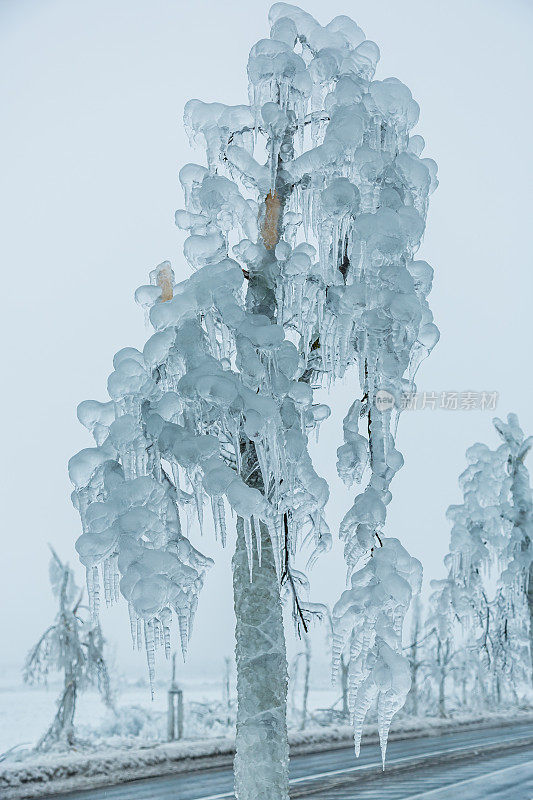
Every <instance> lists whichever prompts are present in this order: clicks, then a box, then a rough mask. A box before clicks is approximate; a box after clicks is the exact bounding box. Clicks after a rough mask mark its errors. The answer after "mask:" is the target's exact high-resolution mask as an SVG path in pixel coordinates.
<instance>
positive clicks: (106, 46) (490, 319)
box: [0, 0, 533, 675]
mask: <svg viewBox="0 0 533 800" xmlns="http://www.w3.org/2000/svg"><path fill="white" fill-rule="evenodd" d="M268 7H269V4H268V3H265V2H259V1H258V0H246V2H244V0H240V1H239V2H237V1H236V0H226V2H224V3H220V2H215V1H214V0H210V2H206V0H197V2H195V3H184V2H180V1H179V0H174V1H173V2H172V1H171V0H151V2H149V1H148V0H144V2H143V1H142V0H90V2H89V0H86V2H82V1H81V0H33V1H32V2H29V1H27V0H2V1H1V2H0V80H1V84H0V130H1V131H2V134H1V144H0V159H1V163H0V174H1V176H2V184H3V185H2V189H1V192H0V219H1V228H2V234H1V237H0V253H1V263H2V265H3V285H2V295H1V304H2V312H1V314H0V320H1V326H2V350H1V353H2V375H3V378H4V380H3V390H2V393H1V403H2V416H1V419H2V449H3V457H2V459H1V465H2V475H1V479H0V480H1V484H0V485H1V490H2V542H3V549H2V560H3V568H2V573H1V580H0V602H1V606H0V609H1V610H0V635H1V641H2V643H3V644H2V652H1V654H0V667H2V666H3V667H16V666H18V665H19V664H20V663H21V660H22V659H23V657H24V654H25V652H26V651H27V649H28V648H29V647H30V646H31V644H32V643H33V642H34V640H35V639H36V638H37V637H38V636H39V635H40V633H41V632H42V631H43V630H44V628H45V627H46V626H47V625H48V624H49V622H50V621H51V618H52V617H53V615H54V605H53V601H52V598H51V595H50V591H49V585H48V576H47V563H48V552H47V543H48V542H51V543H52V544H53V545H54V547H55V548H56V549H57V551H58V552H59V554H60V555H61V556H62V557H63V558H65V559H66V560H69V561H70V562H71V563H72V564H73V565H75V566H76V570H77V574H78V576H79V580H80V583H81V582H82V581H83V571H82V569H81V568H80V567H79V564H78V562H77V556H76V553H75V551H74V541H75V539H76V537H77V536H78V535H79V533H80V530H79V518H78V515H77V512H75V511H74V509H73V508H72V506H71V504H70V500H69V494H70V491H71V486H70V484H69V480H68V475H67V466H66V465H67V461H68V459H69V458H70V456H71V455H72V454H74V453H75V452H76V451H78V450H79V449H81V448H82V447H87V446H90V445H91V442H90V441H89V435H88V433H87V431H85V429H84V428H82V427H81V426H80V425H79V423H78V422H77V419H76V406H77V404H78V402H80V401H81V400H83V399H85V398H94V399H99V400H105V399H106V395H105V385H106V380H107V376H108V374H109V372H110V371H111V360H112V356H113V354H114V353H115V352H116V351H117V350H118V349H120V348H121V347H124V346H128V345H131V346H135V347H140V348H142V345H143V343H144V341H145V339H146V338H147V337H148V336H149V331H148V330H147V329H146V328H145V326H144V321H143V317H142V312H141V310H140V309H139V308H138V307H137V306H136V304H135V303H134V301H133V293H134V290H135V289H136V287H137V286H138V285H140V284H141V283H145V282H146V281H147V274H148V272H149V270H151V269H153V267H154V266H155V265H156V264H158V263H160V262H161V261H163V260H164V259H170V260H171V261H172V264H173V268H174V270H175V272H176V275H177V277H178V278H179V279H183V278H185V277H186V276H187V275H188V274H189V270H188V266H187V265H186V264H185V262H184V258H183V256H182V253H181V246H182V242H183V234H182V233H181V232H180V231H178V230H177V229H176V228H175V226H174V222H173V217H174V210H175V209H176V208H180V207H182V202H183V200H182V196H181V190H180V186H179V183H178V179H177V175H178V170H179V168H180V167H181V166H182V165H183V164H184V163H186V162H187V161H191V160H197V159H201V158H202V154H201V153H194V152H192V151H191V150H190V149H189V146H188V142H187V140H186V136H185V134H184V131H183V128H182V124H181V115H182V110H183V106H184V104H185V102H186V101H187V100H188V99H189V98H193V97H197V98H200V99H202V100H206V101H215V100H217V101H221V102H224V103H229V104H234V103H243V102H247V82H246V61H247V57H248V51H249V49H250V47H251V45H252V44H253V43H254V42H255V41H256V40H257V39H259V38H262V37H265V36H267V35H268V25H267V11H268ZM305 8H306V10H308V11H310V12H311V13H312V14H313V15H315V16H316V17H317V18H318V19H319V21H320V22H321V23H323V24H325V23H326V22H327V21H329V19H330V18H331V17H333V16H335V15H337V14H341V13H343V14H348V15H349V16H351V17H353V18H354V19H355V21H356V22H357V23H358V24H359V25H360V26H361V27H362V28H363V30H364V31H365V33H366V35H367V37H368V38H369V39H373V40H375V41H376V42H377V43H378V45H379V47H380V49H381V54H382V56H381V61H380V64H379V65H378V70H377V77H378V78H384V77H387V76H390V75H394V76H396V77H398V78H400V80H402V81H403V82H405V83H406V84H407V85H408V86H409V88H410V89H411V91H412V92H413V96H414V97H415V99H416V100H417V101H418V102H419V104H420V107H421V114H420V122H419V124H418V125H417V127H416V129H415V132H416V133H421V134H422V135H423V136H424V138H425V140H426V150H425V153H424V155H427V156H430V157H433V158H435V160H436V161H437V163H438V165H439V180H440V187H439V189H438V190H437V192H436V193H435V194H434V195H433V197H432V198H431V203H430V210H429V214H428V224H427V232H426V235H425V239H424V243H423V247H422V249H421V251H420V253H419V257H420V258H424V259H426V260H427V261H429V263H430V264H432V265H433V266H434V268H435V281H434V288H433V291H432V293H431V295H430V298H429V301H430V305H431V307H432V309H433V312H434V315H435V321H436V323H437V325H438V326H439V328H440V330H441V341H440V343H439V345H438V346H437V348H436V349H435V350H434V351H433V353H432V355H431V356H430V358H429V359H428V360H427V361H426V362H424V364H423V365H422V367H421V369H420V372H419V375H418V381H417V382H418V388H419V390H421V391H424V390H426V391H436V392H437V391H442V390H449V391H451V390H459V391H463V390H471V391H482V390H494V391H498V392H499V395H500V398H499V405H498V410H497V413H498V414H507V413H508V411H516V412H517V413H518V414H519V417H520V419H521V422H522V425H523V427H524V428H525V429H526V430H527V432H529V433H531V432H533V412H532V403H531V393H532V392H531V390H532V379H531V359H530V351H531V344H532V339H531V310H530V308H531V297H532V279H531V270H532V264H531V249H530V246H529V244H528V243H529V235H530V232H531V229H532V226H533V221H532V208H533V202H532V201H533V196H532V194H533V190H532V186H533V169H532V165H533V158H532V155H531V138H532V136H531V129H532V121H533V120H532V111H531V88H530V87H531V79H532V77H533V76H532V72H533V70H532V55H531V36H532V32H533V28H532V16H533V14H532V8H531V5H530V4H528V3H526V2H518V1H517V0H506V2H503V0H501V1H500V2H491V0H448V2H446V3H443V2H436V1H435V0H432V1H430V0H406V1H405V2H402V3H399V2H397V0H367V2H357V3H355V2H341V0H339V2H336V3H334V4H331V3H327V4H326V3H320V2H317V0H308V2H307V3H306V4H305ZM357 393H358V388H357V384H356V382H355V378H353V377H351V378H349V379H347V380H346V381H344V382H343V383H342V384H341V385H339V386H338V387H337V388H336V389H335V391H334V392H333V395H332V397H331V399H330V402H331V404H332V405H333V406H334V413H333V415H332V417H331V419H330V420H328V421H327V422H326V423H325V424H324V426H323V429H322V432H321V443H320V445H319V446H318V447H317V448H315V457H316V466H317V471H318V472H319V473H320V474H322V475H324V476H325V477H327V478H328V480H329V481H330V485H331V498H332V499H331V501H330V504H329V521H330V524H331V526H332V530H333V533H334V536H335V534H336V529H337V526H338V522H339V520H340V519H341V518H342V515H343V513H344V512H345V511H346V510H347V509H348V508H349V506H350V505H351V502H352V500H353V496H354V493H355V492H354V490H351V491H347V490H346V489H344V488H343V487H342V485H341V483H340V481H339V480H338V478H337V477H336V473H335V451H336V448H337V447H338V445H339V444H340V443H341V436H342V429H341V421H342V417H343V416H344V414H345V413H346V410H347V408H348V406H349V405H350V404H351V402H352V401H353V399H354V398H355V396H356V394H357ZM492 416H493V414H492V413H491V412H487V411H485V412H482V411H469V412H467V411H437V410H424V411H422V410H420V411H409V412H406V413H405V414H404V415H403V416H402V419H401V421H400V428H399V434H398V446H399V449H400V450H402V452H403V454H404V457H405V466H404V468H403V469H402V471H401V472H400V473H399V474H398V475H397V477H396V478H395V479H394V482H393V486H392V492H393V495H394V499H393V501H392V503H391V505H390V507H389V517H388V523H387V531H388V535H392V536H397V537H398V538H400V540H401V541H402V542H403V543H404V545H405V546H406V547H407V548H408V549H409V550H410V552H411V553H412V554H413V555H416V556H417V557H418V558H420V559H421V561H422V563H423V565H424V570H425V575H426V579H425V580H426V585H427V581H428V580H429V579H430V578H433V577H441V576H442V575H443V567H442V558H443V555H444V554H445V552H446V550H447V547H448V539H449V525H448V523H447V522H446V520H445V517H444V513H445V509H446V507H447V506H448V505H449V504H450V503H454V502H458V501H459V499H460V494H459V489H458V486H457V476H458V475H459V473H460V472H461V471H462V470H463V468H464V464H465V461H464V451H465V449H466V448H467V447H468V446H469V445H470V444H472V443H473V442H475V441H477V440H482V441H486V442H487V443H488V444H489V445H491V446H494V445H496V444H497V437H496V434H495V432H494V431H493V430H492V425H491V418H492ZM195 535H196V534H195ZM204 536H205V541H203V542H201V544H200V549H202V550H203V552H206V553H208V554H210V555H213V556H214V557H215V559H216V560H217V565H216V567H215V568H214V569H213V570H212V571H211V573H210V574H209V576H208V579H207V582H206V586H205V588H204V591H203V594H202V596H201V599H200V607H199V612H198V616H197V620H196V625H195V631H194V633H193V638H192V642H191V648H190V660H189V665H188V666H187V668H186V672H185V673H184V674H192V673H193V672H195V671H196V672H198V670H199V669H201V670H204V671H205V672H206V673H207V672H209V671H211V670H214V671H215V672H216V670H217V669H218V666H217V664H218V663H219V662H221V661H222V658H223V656H224V655H226V654H229V653H230V652H231V650H232V648H233V633H232V628H233V620H232V600H231V575H230V572H229V559H230V557H231V546H230V548H229V551H228V552H227V553H221V552H220V550H219V548H218V547H216V546H215V545H214V543H213V539H212V537H211V536H210V532H209V531H207V532H206V534H204ZM311 581H312V587H313V597H312V599H314V600H317V601H327V602H330V603H332V602H334V601H335V599H336V597H337V596H338V594H339V593H340V591H342V589H343V587H344V565H343V562H342V554H341V550H340V548H339V547H338V546H337V547H336V548H335V549H334V551H333V552H332V553H331V554H329V555H328V556H327V557H326V558H323V559H322V561H321V562H319V564H318V566H317V567H316V568H315V570H314V572H313V573H312V574H311ZM102 616H103V626H104V631H105V634H106V635H107V637H108V639H109V640H110V641H111V642H112V643H115V644H116V646H117V648H118V650H117V662H118V664H119V666H120V667H121V668H123V669H128V670H129V671H130V672H132V671H133V672H134V673H138V674H139V675H141V674H143V675H144V674H145V663H144V660H143V658H142V657H141V656H140V655H135V656H132V655H130V643H129V631H128V625H127V613H126V609H125V604H124V603H121V605H120V607H119V608H116V609H113V610H112V611H109V612H108V611H104V612H103V615H102Z"/></svg>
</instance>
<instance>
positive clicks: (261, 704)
mask: <svg viewBox="0 0 533 800" xmlns="http://www.w3.org/2000/svg"><path fill="white" fill-rule="evenodd" d="M260 528H261V531H260V534H261V564H259V559H258V556H257V552H256V549H255V547H254V555H253V576H252V581H251V582H250V572H249V567H248V556H247V552H246V544H245V538H244V523H243V520H242V519H241V518H238V520H237V544H236V547H235V555H234V556H233V597H234V603H235V615H236V618H237V622H236V627H235V637H236V646H235V654H236V661H237V698H238V708H237V734H236V754H235V794H236V796H237V798H238V800H288V797H289V770H288V766H289V744H288V738H287V682H288V675H287V657H286V652H285V633H284V629H283V617H282V610H281V599H280V593H279V583H278V577H277V575H276V568H275V564H274V554H273V549H272V543H271V541H270V536H269V534H268V530H267V529H266V527H265V526H264V525H262V524H261V526H260Z"/></svg>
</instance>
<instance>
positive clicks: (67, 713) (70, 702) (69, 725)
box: [35, 671, 78, 750]
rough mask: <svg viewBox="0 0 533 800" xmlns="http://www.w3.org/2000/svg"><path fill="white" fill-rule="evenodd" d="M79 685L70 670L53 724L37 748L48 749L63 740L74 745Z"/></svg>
mask: <svg viewBox="0 0 533 800" xmlns="http://www.w3.org/2000/svg"><path fill="white" fill-rule="evenodd" d="M77 694H78V687H77V686H76V681H75V679H74V676H73V675H72V674H71V672H70V671H67V673H66V675H65V684H64V688H63V692H62V694H61V697H60V698H59V702H58V704H57V712H56V715H55V717H54V719H53V722H52V724H51V725H50V727H49V728H48V730H47V731H46V733H45V734H44V736H42V738H41V739H40V741H39V742H38V744H37V746H36V748H35V749H36V750H48V749H49V748H50V747H51V746H52V745H53V744H55V743H56V742H59V741H61V740H63V741H64V742H65V743H66V744H67V745H68V747H73V745H74V714H75V711H76V698H77Z"/></svg>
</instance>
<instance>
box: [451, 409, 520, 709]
mask: <svg viewBox="0 0 533 800" xmlns="http://www.w3.org/2000/svg"><path fill="white" fill-rule="evenodd" d="M494 425H495V428H496V430H497V431H498V433H499V434H500V437H501V439H502V440H503V443H502V444H501V445H500V446H499V447H498V448H496V449H495V450H491V449H490V448H489V447H488V446H487V445H485V444H479V443H478V444H475V445H473V446H472V447H470V448H469V449H468V450H467V452H466V456H467V460H468V466H467V468H466V470H465V471H464V472H463V473H462V475H461V476H460V478H459V484H460V486H461V489H462V492H463V503H461V504H460V505H454V506H450V507H449V509H448V512H447V515H448V518H449V519H450V520H451V521H452V523H453V527H452V531H451V540H450V552H449V554H448V555H447V556H446V559H445V563H446V566H447V568H448V577H447V579H446V584H447V587H448V594H447V597H448V600H449V608H448V613H449V614H450V615H451V616H452V617H455V620H456V622H458V623H460V626H457V625H456V627H457V628H458V629H457V632H456V636H457V638H458V639H459V640H461V639H463V640H469V642H470V646H471V645H472V637H475V653H476V654H477V658H478V660H479V665H478V669H477V670H476V672H477V675H478V683H479V689H480V694H481V695H482V696H484V697H485V698H486V700H487V701H488V702H490V703H492V704H493V703H495V702H496V703H500V702H502V696H503V695H505V699H506V700H509V699H511V700H514V699H516V687H517V686H518V685H520V684H523V683H524V680H525V681H526V682H527V683H530V680H531V671H532V669H531V668H532V663H531V655H532V653H533V651H532V650H531V635H532V633H531V631H532V627H531V619H532V614H533V603H532V591H533V590H532V581H533V577H532V558H533V546H532V542H531V539H532V519H533V518H532V500H531V488H530V484H529V474H528V471H527V468H526V466H525V463H524V458H525V456H526V454H527V452H528V450H529V449H530V447H531V444H532V443H533V439H532V438H531V437H530V438H529V439H525V437H524V434H523V432H522V430H521V428H520V426H519V424H518V419H517V417H516V415H515V414H509V415H508V418H507V422H506V423H504V422H502V421H501V420H500V419H495V420H494Z"/></svg>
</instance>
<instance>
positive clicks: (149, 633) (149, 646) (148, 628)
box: [144, 619, 155, 700]
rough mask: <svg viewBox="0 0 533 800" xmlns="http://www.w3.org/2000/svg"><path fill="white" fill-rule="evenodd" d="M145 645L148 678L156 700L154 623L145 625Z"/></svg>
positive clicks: (151, 691) (150, 622) (151, 621)
mask: <svg viewBox="0 0 533 800" xmlns="http://www.w3.org/2000/svg"><path fill="white" fill-rule="evenodd" d="M144 644H145V647H146V661H147V663H148V678H149V680H150V694H151V695H152V700H153V699H154V679H155V639H154V621H153V619H151V620H150V621H149V622H145V623H144Z"/></svg>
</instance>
